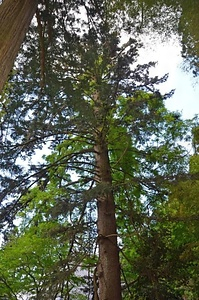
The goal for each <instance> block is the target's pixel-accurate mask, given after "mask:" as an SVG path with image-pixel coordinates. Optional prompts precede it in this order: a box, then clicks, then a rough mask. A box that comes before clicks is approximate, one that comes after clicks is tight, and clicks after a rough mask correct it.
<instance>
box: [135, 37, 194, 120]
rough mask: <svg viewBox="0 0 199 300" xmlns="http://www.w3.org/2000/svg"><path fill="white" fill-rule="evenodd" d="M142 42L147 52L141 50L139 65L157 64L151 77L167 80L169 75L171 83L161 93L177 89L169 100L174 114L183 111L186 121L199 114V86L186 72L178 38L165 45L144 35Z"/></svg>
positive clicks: (166, 84) (161, 89)
mask: <svg viewBox="0 0 199 300" xmlns="http://www.w3.org/2000/svg"><path fill="white" fill-rule="evenodd" d="M142 42H143V43H144V45H145V48H141V49H140V50H139V55H140V56H139V62H140V63H147V62H149V61H155V62H157V65H156V67H155V68H153V69H151V75H153V76H156V75H158V76H163V75H164V74H166V73H168V74H169V78H168V80H167V82H165V83H163V84H161V85H160V86H159V89H160V92H161V93H168V92H169V91H170V90H172V89H175V93H174V95H173V96H172V97H171V98H170V99H167V100H166V102H165V104H166V107H167V108H168V109H169V110H171V111H179V112H181V113H182V115H183V117H184V118H186V119H189V118H193V117H194V116H195V115H196V114H199V84H198V83H197V81H196V79H194V78H193V75H192V73H191V72H186V71H184V70H183V58H182V56H181V46H180V42H179V40H178V39H177V37H172V38H171V39H168V40H167V41H165V42H163V41H160V39H158V38H157V36H156V37H154V38H151V35H150V36H146V35H144V36H143V37H142Z"/></svg>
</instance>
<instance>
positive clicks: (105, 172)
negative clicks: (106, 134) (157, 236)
mask: <svg viewBox="0 0 199 300" xmlns="http://www.w3.org/2000/svg"><path fill="white" fill-rule="evenodd" d="M96 140H97V142H96V145H95V158H96V170H97V181H98V182H99V184H102V192H101V194H100V195H99V196H98V199H97V202H98V222H97V227H98V243H99V263H98V267H97V276H98V282H99V300H121V299H122V297H121V281H120V264H119V251H118V246H117V235H116V219H115V203H114V196H113V191H112V176H111V169H110V162H109V156H108V149H107V144H106V139H105V138H103V136H102V134H101V133H99V134H98V137H97V139H96Z"/></svg>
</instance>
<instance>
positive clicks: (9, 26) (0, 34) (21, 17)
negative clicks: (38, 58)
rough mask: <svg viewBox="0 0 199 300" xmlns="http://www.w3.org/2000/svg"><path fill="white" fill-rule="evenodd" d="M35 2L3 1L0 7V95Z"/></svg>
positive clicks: (33, 10)
mask: <svg viewBox="0 0 199 300" xmlns="http://www.w3.org/2000/svg"><path fill="white" fill-rule="evenodd" d="M37 3H38V1H37V0H4V1H3V3H2V4H1V5H0V93H1V91H2V89H3V86H4V84H5V82H6V81H7V77H8V75H9V72H10V70H11V69H12V67H13V64H14V61H15V58H16V56H17V54H18V51H19V48H20V46H21V44H22V42H23V39H24V37H25V34H26V32H27V30H28V27H29V25H30V22H31V20H32V18H33V15H34V13H35V11H36V8H37Z"/></svg>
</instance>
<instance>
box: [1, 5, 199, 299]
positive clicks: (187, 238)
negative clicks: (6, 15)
mask: <svg viewBox="0 0 199 300" xmlns="http://www.w3.org/2000/svg"><path fill="white" fill-rule="evenodd" d="M190 2H191V5H190V6H189V7H187V5H186V1H183V0H182V1H175V4H174V3H173V1H170V0H165V1H163V0H161V1H153V0H151V1H144V0H142V1H141V0H140V1H128V0H126V1H120V0H118V1H111V2H110V1H100V2H99V1H93V0H89V1H80V0H76V1H47V0H45V1H41V2H40V3H39V5H38V10H37V12H36V15H35V17H34V19H33V21H32V23H31V26H30V28H29V31H28V32H27V35H26V39H25V41H24V43H23V45H22V47H21V50H20V52H19V55H18V57H17V60H16V64H15V66H14V68H13V71H12V73H11V74H10V79H9V81H8V83H7V85H6V87H5V89H4V92H3V93H2V98H1V99H2V101H1V114H0V118H1V139H2V143H1V145H0V155H1V164H0V166H1V173H0V179H1V187H0V199H1V208H0V216H1V218H0V225H1V233H2V239H3V241H2V245H1V249H0V298H1V299H22V297H23V295H28V299H58V297H61V299H95V300H97V299H100V300H102V298H100V288H102V284H101V285H98V284H99V280H100V278H99V277H100V274H99V268H98V266H99V262H100V259H102V257H101V254H100V247H102V246H103V245H102V244H103V243H105V241H103V240H108V239H109V238H110V239H111V238H112V236H110V237H109V236H107V235H106V236H103V235H102V234H99V230H101V229H100V227H99V208H100V205H101V202H102V200H101V199H103V198H106V197H107V199H109V198H110V197H112V196H113V199H114V208H115V216H116V226H117V251H118V253H119V259H120V262H119V263H120V268H121V270H120V272H121V286H120V288H121V293H122V299H129V300H130V299H138V300H143V299H146V300H152V299H153V300H154V299H156V300H164V299H165V300H168V299H170V300H172V299H173V300H174V299H179V300H180V299H181V300H182V299H187V300H192V299H197V298H198V297H199V279H198V278H199V277H198V274H199V264H198V255H199V229H198V222H199V218H198V209H199V204H198V190H199V180H198V169H199V158H198V145H199V138H198V119H197V117H195V118H193V120H183V119H182V117H181V115H180V114H179V113H178V112H171V111H168V109H167V108H166V106H165V102H166V99H167V98H169V97H172V94H173V91H168V93H167V94H165V95H162V94H161V93H160V91H159V87H160V86H161V83H163V82H165V81H166V80H167V77H168V75H165V76H163V77H162V78H159V77H158V76H155V77H151V76H150V70H151V68H153V67H154V66H155V62H150V61H149V62H148V64H144V65H140V64H138V63H137V58H138V56H139V49H140V48H141V47H143V45H142V44H141V42H140V35H141V34H143V33H144V32H147V30H148V32H149V33H150V31H151V32H152V33H153V32H154V31H156V30H157V31H158V32H159V33H160V34H161V36H162V38H164V36H166V35H169V34H173V33H175V34H179V37H181V42H182V46H183V47H182V53H183V55H184V56H185V57H186V59H187V60H188V61H189V66H190V68H192V69H193V70H194V74H195V75H197V71H198V70H197V67H198V52H197V51H198V49H197V47H198V45H197V32H196V30H195V22H196V21H195V20H196V17H195V16H196V15H194V17H193V18H190V13H191V12H192V11H193V10H194V11H196V10H195V6H197V4H196V1H190ZM165 17H166V20H167V21H168V22H164V21H165ZM188 21H189V22H188ZM124 36H125V37H126V41H125V42H123V41H122V37H124ZM194 42H195V43H194ZM193 44H194V47H192V46H193ZM190 145H191V146H190ZM191 147H192V149H193V150H192V152H190V148H191ZM96 149H102V152H103V149H105V151H104V152H103V153H105V154H107V158H108V161H107V160H106V162H107V166H108V170H107V169H106V168H105V165H103V164H102V165H101V166H100V164H99V163H98V159H99V157H100V153H98V151H97V150H96ZM101 158H102V157H101ZM104 161H105V160H104ZM99 167H101V169H100V170H101V171H100V172H101V173H100V172H99ZM101 174H102V175H103V174H105V177H107V180H105V179H106V178H105V177H103V178H100V175H101ZM107 174H108V175H107ZM109 174H110V175H111V178H109V177H110V176H109ZM104 178H105V179H104ZM108 213H109V212H108V211H107V215H108ZM111 213H112V212H111ZM100 218H101V216H100ZM100 220H101V219H100ZM110 235H111V234H110ZM113 235H114V237H113V238H115V235H116V234H115V233H114V234H113ZM114 241H115V240H114ZM111 271H112V270H110V272H111ZM109 284H111V283H109ZM20 297H21V298H20ZM94 297H95V298H94ZM97 297H99V298H97ZM110 299H111V298H110ZM110 299H109V300H110ZM118 299H121V298H119V297H118ZM115 300H117V299H115Z"/></svg>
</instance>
